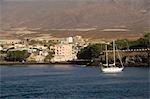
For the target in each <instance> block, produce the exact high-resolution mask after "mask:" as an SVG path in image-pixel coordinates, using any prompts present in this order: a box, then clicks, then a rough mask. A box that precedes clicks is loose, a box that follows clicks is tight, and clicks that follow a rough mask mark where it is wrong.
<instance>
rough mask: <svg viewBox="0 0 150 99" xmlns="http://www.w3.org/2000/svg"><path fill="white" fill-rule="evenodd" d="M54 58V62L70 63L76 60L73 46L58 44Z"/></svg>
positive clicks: (54, 49)
mask: <svg viewBox="0 0 150 99" xmlns="http://www.w3.org/2000/svg"><path fill="white" fill-rule="evenodd" d="M53 51H54V53H55V54H54V58H53V59H52V61H53V62H61V61H69V60H73V59H75V55H74V54H73V49H72V44H58V45H55V46H54V47H53Z"/></svg>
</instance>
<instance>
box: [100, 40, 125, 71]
mask: <svg viewBox="0 0 150 99" xmlns="http://www.w3.org/2000/svg"><path fill="white" fill-rule="evenodd" d="M105 52H106V64H102V66H101V70H102V72H104V73H119V72H121V71H123V69H124V66H123V63H122V61H121V58H120V55H119V52H118V56H119V60H120V62H121V66H119V67H117V66H116V55H115V54H116V47H115V42H114V41H113V58H114V63H113V64H109V63H108V51H107V45H106V51H105Z"/></svg>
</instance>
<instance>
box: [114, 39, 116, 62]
mask: <svg viewBox="0 0 150 99" xmlns="http://www.w3.org/2000/svg"><path fill="white" fill-rule="evenodd" d="M113 54H114V65H115V64H116V57H115V56H116V55H115V54H116V53H115V41H114V40H113Z"/></svg>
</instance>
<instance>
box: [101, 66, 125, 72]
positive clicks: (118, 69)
mask: <svg viewBox="0 0 150 99" xmlns="http://www.w3.org/2000/svg"><path fill="white" fill-rule="evenodd" d="M101 70H102V71H103V72H104V73H119V72H121V71H123V67H122V68H119V67H107V68H103V67H102V68H101Z"/></svg>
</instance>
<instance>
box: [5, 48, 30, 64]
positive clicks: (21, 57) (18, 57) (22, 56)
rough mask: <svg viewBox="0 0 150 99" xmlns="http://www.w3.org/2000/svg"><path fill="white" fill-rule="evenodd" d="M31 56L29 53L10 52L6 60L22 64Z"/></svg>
mask: <svg viewBox="0 0 150 99" xmlns="http://www.w3.org/2000/svg"><path fill="white" fill-rule="evenodd" d="M29 56H30V53H28V52H27V51H18V50H17V51H8V52H7V58H6V60H8V61H19V62H22V61H25V60H26V58H28V57H29Z"/></svg>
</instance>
